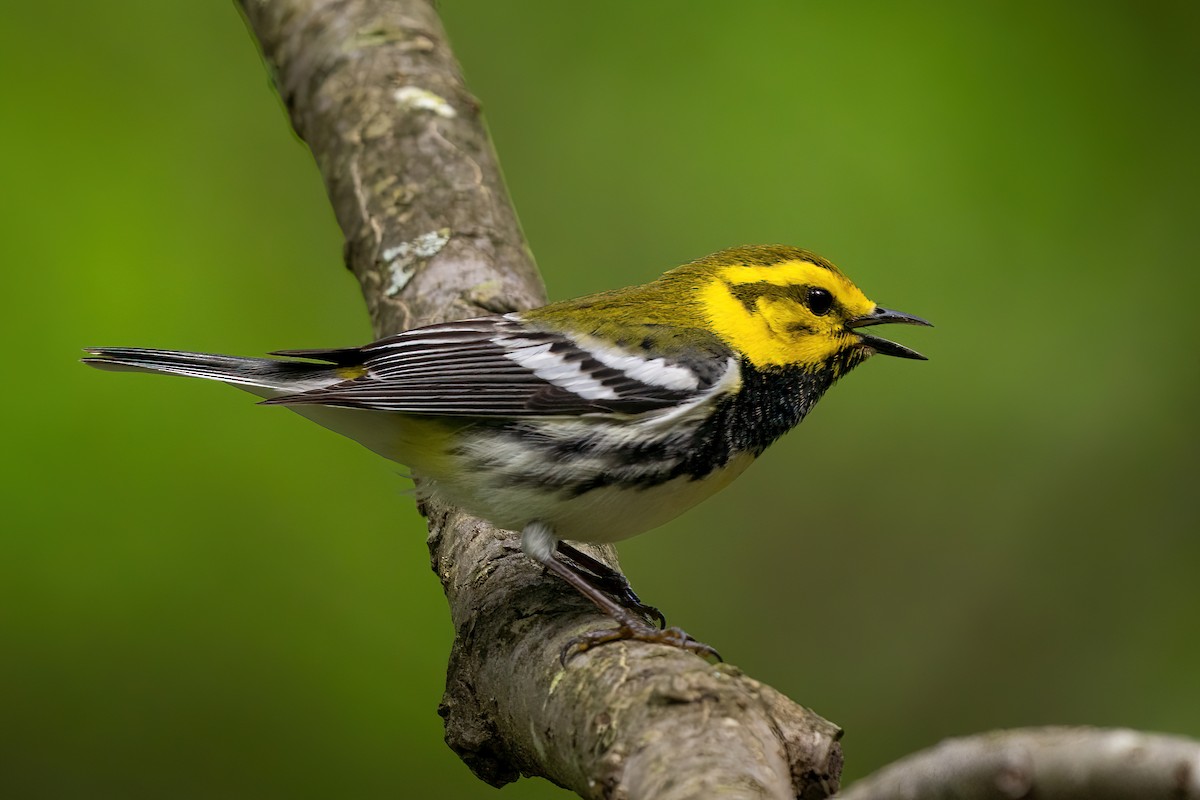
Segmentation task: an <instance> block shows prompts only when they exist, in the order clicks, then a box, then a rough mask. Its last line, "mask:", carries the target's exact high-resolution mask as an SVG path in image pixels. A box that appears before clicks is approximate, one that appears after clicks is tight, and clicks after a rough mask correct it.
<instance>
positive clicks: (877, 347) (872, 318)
mask: <svg viewBox="0 0 1200 800" xmlns="http://www.w3.org/2000/svg"><path fill="white" fill-rule="evenodd" d="M889 323H900V324H902V325H925V326H927V327H930V328H932V327H933V323H932V322H927V321H926V320H923V319H921V318H920V317H914V316H913V315H912V314H905V313H903V312H901V311H892V310H891V309H890V308H881V307H879V306H875V310H874V311H872V312H871V313H870V314H864V315H863V316H861V317H855V318H854V319H852V320H850V321H849V322H847V323H846V327H847V328H865V327H867V326H868V325H887V324H889ZM858 338H859V339H860V340H861V343H862V344H863V345H865V346H867V347H869V348H871V349H872V350H874V351H875V352H876V353H880V354H882V355H885V356H896V357H898V358H915V359H918V360H920V361H927V360H928V359H927V358H925V356H923V355H921V354H920V353H918V352H917V351H916V350H910V349H909V348H907V347H905V346H904V345H902V344H896V343H895V342H890V341H888V340H887V339H883V338H880V337H878V336H870V335H868V334H865V333H860V334H858Z"/></svg>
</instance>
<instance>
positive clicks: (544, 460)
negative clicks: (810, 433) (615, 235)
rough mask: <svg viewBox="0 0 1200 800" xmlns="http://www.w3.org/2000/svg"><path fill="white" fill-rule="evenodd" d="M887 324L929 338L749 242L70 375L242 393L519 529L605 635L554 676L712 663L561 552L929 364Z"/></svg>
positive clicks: (798, 257)
mask: <svg viewBox="0 0 1200 800" xmlns="http://www.w3.org/2000/svg"><path fill="white" fill-rule="evenodd" d="M892 324H906V325H920V326H930V324H931V323H929V322H927V321H926V320H924V319H922V318H921V317H917V316H913V315H911V314H906V313H903V312H899V311H894V310H891V309H888V308H884V307H881V306H879V305H877V304H876V303H874V302H873V301H871V300H869V299H867V297H866V295H865V294H863V292H862V291H861V290H859V288H858V287H857V286H855V285H854V283H852V282H851V281H850V279H849V278H847V277H846V276H845V274H843V273H842V272H841V271H840V270H839V269H838V268H837V267H835V266H834V265H833V264H832V263H830V262H829V261H827V260H825V259H824V258H822V257H820V256H818V255H816V254H815V253H812V252H810V251H808V250H803V249H800V248H796V247H790V246H785V245H752V246H742V247H733V248H729V249H726V250H721V251H719V252H716V253H713V254H711V255H708V256H705V257H702V258H699V259H696V260H694V261H691V262H689V263H686V264H684V265H682V266H679V267H676V268H675V269H672V270H670V271H668V272H666V273H664V274H663V275H661V276H660V277H658V278H657V279H655V280H652V281H650V282H648V283H645V284H642V285H639V286H632V287H628V288H623V289H616V290H611V291H604V292H600V293H598V294H591V295H587V296H584V297H579V298H576V299H572V300H566V301H562V302H556V303H552V304H550V305H546V306H543V307H541V308H537V309H533V310H529V311H516V312H512V313H505V314H493V315H489V316H481V317H475V318H471V319H464V320H458V321H453V322H444V323H438V324H433V325H426V326H423V327H418V328H413V329H410V330H406V331H403V332H401V333H398V334H395V335H392V336H388V337H386V338H383V339H380V340H378V341H375V342H372V343H370V344H367V345H364V346H361V347H349V348H340V349H325V350H311V349H310V350H279V351H275V352H272V353H269V354H268V355H270V356H272V357H271V358H243V357H237V356H226V355H214V354H207V353H197V352H186V351H175V350H156V349H145V348H127V347H94V348H85V352H86V353H87V356H86V357H85V358H84V359H83V361H84V363H86V364H88V365H90V366H93V367H97V368H100V369H104V370H115V371H135V372H149V373H158V374H166V375H181V376H187V377H193V378H205V379H210V380H216V381H221V382H224V383H227V384H230V385H232V386H236V387H238V388H240V389H245V390H247V391H249V392H252V393H254V394H256V395H259V396H260V397H262V398H264V399H263V400H262V401H261V402H262V404H264V405H272V406H275V405H278V406H285V407H287V408H289V409H291V410H292V411H295V412H297V413H299V414H301V415H303V416H305V417H307V418H309V419H311V420H313V421H314V422H317V423H318V424H320V425H323V426H325V427H327V428H329V429H331V430H333V431H335V432H338V433H341V434H343V435H346V436H348V437H350V438H352V439H354V440H357V441H358V442H360V443H361V444H363V445H365V446H366V447H367V448H369V449H370V450H373V451H374V452H376V453H378V454H380V455H382V456H384V457H385V458H387V459H390V460H392V461H396V462H399V463H401V464H404V465H406V466H407V467H408V468H409V469H411V470H412V471H413V473H414V474H415V475H417V476H419V478H420V480H421V482H422V484H421V485H422V491H423V492H426V493H428V494H430V495H432V496H436V497H438V498H440V499H441V500H444V501H445V502H447V503H450V504H453V505H454V506H457V507H460V508H462V509H465V510H466V511H468V512H470V513H472V514H473V515H475V516H477V517H480V518H482V519H485V520H487V521H489V522H491V523H492V524H494V525H495V526H497V527H499V528H503V529H507V530H511V531H516V532H520V542H521V549H522V550H523V551H524V553H525V554H527V555H528V556H529V557H530V558H532V559H533V561H535V562H537V563H538V564H540V565H542V566H543V567H544V568H545V569H546V570H547V571H549V572H551V573H553V574H554V575H556V576H558V577H559V578H561V579H562V580H563V581H565V582H566V583H567V584H568V585H570V586H571V587H573V588H574V589H575V590H577V591H578V592H579V593H580V594H582V595H583V596H584V597H586V598H587V599H589V600H590V601H591V602H593V603H594V604H595V605H596V606H597V607H598V608H599V609H600V610H601V611H603V612H605V613H606V614H607V615H609V616H610V617H612V618H613V620H614V621H615V622H616V627H615V628H605V629H600V630H593V631H588V632H585V633H584V634H582V635H581V636H578V637H575V638H574V639H572V640H571V642H569V643H568V645H567V647H565V648H564V649H563V660H564V662H565V661H566V660H567V658H568V656H569V655H570V654H573V653H577V652H580V651H583V650H586V649H589V648H591V647H595V646H598V645H601V644H605V643H608V642H612V641H618V640H635V641H643V642H651V643H659V644H666V645H670V646H674V647H678V648H682V649H684V650H688V651H691V652H695V653H697V654H700V655H703V656H712V657H715V658H718V659H719V658H720V656H719V654H717V652H716V650H715V649H714V648H712V647H710V646H709V645H707V644H704V643H703V642H699V641H698V640H696V639H694V638H692V637H691V636H689V635H688V634H687V633H685V632H684V631H683V630H681V629H679V628H674V627H670V628H669V627H667V626H666V624H665V622H666V621H665V619H664V618H663V615H662V614H661V613H660V612H659V611H658V610H657V609H655V608H654V607H652V606H649V605H646V604H644V603H642V602H641V600H640V599H639V598H638V596H637V595H636V593H634V592H633V590H632V588H631V587H630V586H629V583H628V581H627V580H626V579H625V577H624V576H623V575H622V574H621V573H620V572H619V571H617V570H615V569H612V568H611V567H609V566H608V565H606V564H604V563H603V562H601V561H599V560H598V559H595V558H593V557H592V556H589V555H588V554H586V553H584V552H583V551H582V550H580V549H578V548H577V547H575V546H574V545H573V544H572V543H579V542H584V543H612V542H617V541H620V540H623V539H626V538H629V537H631V536H634V535H636V534H639V533H642V532H644V531H647V530H650V529H653V528H656V527H658V526H660V525H662V524H664V523H666V522H667V521H669V520H671V519H673V518H675V517H677V516H678V515H680V514H681V513H683V512H684V511H686V510H687V509H689V508H691V507H693V506H695V505H696V504H697V503H699V502H700V501H702V500H704V499H706V498H708V497H709V496H711V495H713V494H715V493H716V492H718V491H719V490H720V489H722V488H724V487H726V486H728V485H729V483H730V482H731V481H733V480H734V479H735V478H736V477H738V476H739V475H740V474H741V473H742V472H743V471H745V469H746V468H747V467H748V466H749V465H750V464H751V462H753V461H754V460H755V459H756V458H757V457H758V456H759V455H761V454H762V453H763V451H765V450H766V449H767V447H768V446H769V445H771V444H772V443H773V442H775V441H776V440H777V439H779V438H780V437H781V436H782V435H783V434H784V433H786V432H787V431H789V430H790V429H792V428H793V427H795V426H796V425H798V424H799V423H800V422H801V420H803V419H804V417H805V416H806V415H807V414H808V412H809V411H810V410H811V409H812V408H813V406H814V405H815V404H816V402H817V401H818V400H819V399H820V398H821V397H822V396H823V395H824V394H825V392H826V390H828V389H829V388H830V386H832V385H833V383H834V382H835V381H837V380H838V379H839V378H841V377H842V376H844V375H845V374H846V373H848V372H849V371H850V370H852V369H854V368H855V367H856V366H858V365H859V364H861V363H862V362H863V361H865V360H866V359H867V358H869V357H871V356H872V355H887V356H894V357H898V358H906V359H916V360H925V356H923V355H921V354H920V353H918V352H917V351H915V350H912V349H910V348H908V347H906V346H904V345H901V344H898V343H896V342H893V341H890V340H888V339H884V338H881V337H879V336H876V335H872V334H869V333H866V332H865V331H864V330H863V329H864V328H867V327H870V326H877V325H892Z"/></svg>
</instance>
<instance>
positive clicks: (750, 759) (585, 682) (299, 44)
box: [241, 0, 841, 800]
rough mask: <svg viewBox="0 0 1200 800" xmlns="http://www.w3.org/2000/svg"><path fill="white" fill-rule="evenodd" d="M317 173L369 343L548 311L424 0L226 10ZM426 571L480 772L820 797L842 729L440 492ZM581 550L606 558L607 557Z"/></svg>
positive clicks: (464, 753) (450, 687)
mask: <svg viewBox="0 0 1200 800" xmlns="http://www.w3.org/2000/svg"><path fill="white" fill-rule="evenodd" d="M241 4H242V7H243V11H244V13H245V16H246V19H247V22H248V24H249V26H250V28H251V30H252V31H253V32H254V34H255V35H256V37H257V38H258V41H259V43H260V45H261V48H262V51H263V54H264V57H265V59H266V61H267V62H268V64H269V65H270V67H271V68H272V70H273V74H274V76H275V80H276V85H277V87H278V89H279V93H280V95H281V96H282V97H283V99H284V101H285V103H286V104H287V108H288V111H289V113H290V116H291V120H292V124H293V126H294V127H295V129H296V132H297V133H298V134H299V135H300V137H301V138H302V139H303V140H304V141H305V142H307V143H308V145H309V147H310V148H311V149H312V152H313V154H314V156H315V157H316V160H317V164H318V165H319V167H320V170H321V173H322V175H323V176H324V179H325V184H326V188H327V190H328V193H329V197H330V200H331V202H332V204H333V207H334V210H335V212H336V214H337V218H338V222H339V223H340V224H341V227H342V230H343V232H344V233H345V236H346V262H347V264H348V266H349V267H350V269H352V270H353V271H354V274H355V275H356V276H357V277H358V279H359V281H360V282H361V284H362V288H363V294H364V296H365V297H366V300H367V306H368V308H369V310H370V314H371V320H372V323H373V325H374V329H375V332H376V333H377V334H378V335H380V336H383V335H386V334H389V333H394V332H396V331H399V330H402V329H404V328H407V327H412V326H413V325H417V324H425V323H432V322H436V321H440V320H445V319H455V318H463V317H469V316H473V315H477V314H480V313H488V312H503V311H509V310H514V309H521V308H529V307H533V306H536V305H539V304H541V303H542V302H544V298H543V293H542V287H541V283H540V280H539V278H538V275H537V272H536V270H535V268H534V266H533V261H532V258H531V257H530V255H529V253H528V250H527V248H526V246H525V243H524V240H523V238H522V236H521V232H520V229H519V227H518V224H517V220H516V216H515V214H514V213H513V210H512V208H511V206H510V204H509V200H508V196H507V193H506V191H505V189H504V185H503V182H502V180H501V176H500V171H499V168H498V166H497V164H496V160H495V157H494V154H493V152H492V148H491V144H490V142H489V140H488V138H487V134H486V131H485V128H484V126H483V124H482V120H481V118H480V111H479V104H478V103H477V102H476V101H475V99H474V98H473V97H472V96H471V95H470V94H469V93H468V92H467V90H466V88H465V86H464V84H463V80H462V76H461V74H460V71H459V69H458V66H457V64H456V63H455V61H454V58H453V54H452V53H451V51H450V48H449V45H448V44H447V42H446V36H445V33H444V31H443V30H442V27H441V23H440V21H439V20H438V17H437V14H436V12H435V11H434V10H433V8H432V6H431V5H430V3H429V2H428V1H427V0H403V1H402V2H397V1H395V0H393V1H392V2H384V1H382V0H241ZM422 511H423V513H425V515H426V516H427V517H428V519H429V526H430V537H429V547H430V553H431V556H432V562H433V567H434V570H435V571H436V572H437V574H438V576H439V577H440V578H441V580H442V585H443V587H444V588H445V590H446V597H447V599H448V601H449V604H450V613H451V619H452V621H453V623H454V628H455V642H454V646H453V649H452V652H451V654H450V663H449V667H448V675H447V686H446V694H445V696H444V698H443V700H442V705H441V709H440V712H441V713H442V715H443V716H444V717H445V719H446V740H447V742H448V743H449V744H450V746H451V747H452V748H453V749H454V751H455V752H456V753H458V754H459V755H460V756H461V757H462V758H463V760H464V761H465V762H466V763H467V764H468V766H470V767H471V769H472V770H473V771H474V772H475V773H476V774H477V775H478V776H479V777H481V778H482V779H483V780H485V781H487V782H489V783H492V784H494V785H502V784H504V783H507V782H509V781H512V780H515V779H516V778H517V777H518V776H519V775H521V774H525V775H540V776H543V777H546V778H548V779H549V780H551V781H554V782H555V783H557V784H559V785H561V786H564V787H567V788H570V789H572V790H573V791H575V792H576V793H578V794H580V795H581V796H583V797H588V798H600V797H620V798H630V799H631V800H637V798H656V799H657V800H670V799H671V798H689V797H711V796H716V795H720V796H722V797H728V798H791V797H825V796H828V795H829V794H830V793H832V792H833V791H835V790H836V788H837V785H838V778H839V774H840V771H841V751H840V748H839V746H838V744H837V740H838V737H839V735H840V731H839V730H838V729H837V727H836V726H834V725H832V724H831V723H829V722H826V721H825V720H823V719H821V718H820V717H818V716H817V715H815V714H813V713H812V712H810V711H808V710H806V709H804V708H802V707H800V706H798V705H796V704H795V703H793V702H791V701H790V700H788V699H787V698H785V697H784V696H783V695H781V694H779V693H778V692H776V691H774V690H773V689H771V688H769V687H767V686H764V685H762V684H761V683H759V682H757V681H755V680H753V679H751V678H749V677H747V676H745V675H743V674H742V673H741V672H740V671H739V670H738V669H737V668H735V667H732V666H729V665H720V666H711V665H709V664H708V663H707V662H705V661H703V660H702V659H700V658H698V657H696V656H694V655H690V654H688V653H684V652H681V651H678V650H674V649H671V648H666V647H662V646H652V645H646V644H641V643H633V642H621V643H615V644H610V645H605V646H603V647H600V648H596V649H595V650H592V651H589V652H587V653H584V654H582V655H580V656H578V657H576V658H575V659H573V660H572V661H571V663H570V665H569V666H568V667H566V668H563V667H562V666H561V664H560V663H559V652H560V651H561V649H562V647H563V645H564V644H565V643H566V642H567V641H568V640H570V639H571V638H572V637H573V636H575V635H577V634H578V633H579V632H581V631H583V630H590V629H595V628H599V627H608V626H611V621H610V620H609V619H608V618H607V617H605V616H603V615H602V614H600V613H599V612H597V611H596V610H595V609H593V608H592V607H591V606H590V605H589V604H588V603H587V602H586V601H585V600H584V599H583V598H581V597H579V596H578V595H577V594H575V593H574V592H572V591H570V590H568V589H567V588H566V587H565V586H562V585H560V584H559V583H558V582H557V581H556V580H555V579H553V578H552V577H548V576H544V575H542V574H541V571H540V570H538V569H536V568H535V567H534V566H533V563H532V562H531V561H530V560H529V559H528V558H526V557H525V556H524V555H523V554H522V553H521V552H520V548H519V544H518V540H517V537H516V536H515V535H514V534H512V533H509V532H506V531H499V530H496V529H494V528H492V527H491V526H489V525H487V524H486V523H484V522H482V521H480V520H478V519H474V518H471V517H469V516H467V515H465V514H463V513H462V512H460V511H458V510H456V509H453V508H448V507H446V506H444V505H442V504H440V503H438V502H436V501H434V500H426V501H425V502H424V503H423V504H422ZM589 551H590V552H592V553H594V554H595V555H597V557H599V558H601V559H603V560H605V561H606V562H607V563H610V564H615V554H614V553H613V551H612V549H611V548H592V549H590V550H589Z"/></svg>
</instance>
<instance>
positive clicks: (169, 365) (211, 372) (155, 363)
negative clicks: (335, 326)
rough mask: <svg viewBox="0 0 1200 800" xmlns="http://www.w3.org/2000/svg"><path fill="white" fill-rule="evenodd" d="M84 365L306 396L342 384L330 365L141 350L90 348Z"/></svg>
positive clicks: (175, 351) (129, 348)
mask: <svg viewBox="0 0 1200 800" xmlns="http://www.w3.org/2000/svg"><path fill="white" fill-rule="evenodd" d="M84 352H86V353H88V357H86V358H84V359H83V363H85V364H87V365H89V366H92V367H96V368H97V369H104V370H112V371H117V372H150V373H156V374H160V375H183V376H185V377H189V378H205V379H207V380H215V381H222V382H224V383H229V384H234V385H236V386H241V387H244V388H247V389H250V390H251V391H254V389H266V390H268V392H266V393H264V392H255V394H260V395H261V394H267V395H268V396H269V395H270V394H273V393H275V392H286V393H293V392H307V391H311V390H312V389H319V388H322V387H325V386H329V385H330V384H332V383H337V382H338V381H340V380H342V378H341V377H339V376H338V374H337V371H336V368H335V367H331V366H330V365H329V364H314V363H312V362H305V361H291V360H288V361H284V360H279V359H272V358H241V357H238V356H222V355H215V354H212V353H189V352H185V351H181V350H151V349H146V348H139V347H89V348H86V349H85V350H84Z"/></svg>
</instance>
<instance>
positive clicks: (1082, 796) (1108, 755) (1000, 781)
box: [838, 728, 1200, 800]
mask: <svg viewBox="0 0 1200 800" xmlns="http://www.w3.org/2000/svg"><path fill="white" fill-rule="evenodd" d="M838 797H839V798H840V800H895V799H896V798H914V800H916V799H917V798H919V800H991V799H992V798H995V800H1011V799H1012V798H1034V797H1037V798H1053V800H1159V799H1160V798H1161V800H1189V799H1190V800H1196V798H1200V742H1196V741H1194V740H1191V739H1185V738H1183V737H1180V736H1165V735H1163V734H1156V733H1142V732H1140V731H1131V730H1102V729H1098V728H1025V729H1019V730H1011V731H996V732H993V733H985V734H979V735H977V736H969V737H966V738H962V739H951V740H949V741H946V742H942V743H941V744H939V745H937V746H936V747H931V748H930V749H928V750H924V751H922V752H920V753H917V754H915V755H911V756H908V757H907V758H903V759H901V760H899V761H897V762H895V763H894V764H890V765H888V766H886V767H884V768H883V769H881V770H880V771H879V772H877V773H875V774H874V775H871V776H869V777H867V778H863V779H862V780H860V781H858V782H857V783H855V784H854V785H853V786H851V787H850V788H849V789H847V790H846V791H845V792H843V793H842V794H840V795H838Z"/></svg>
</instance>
